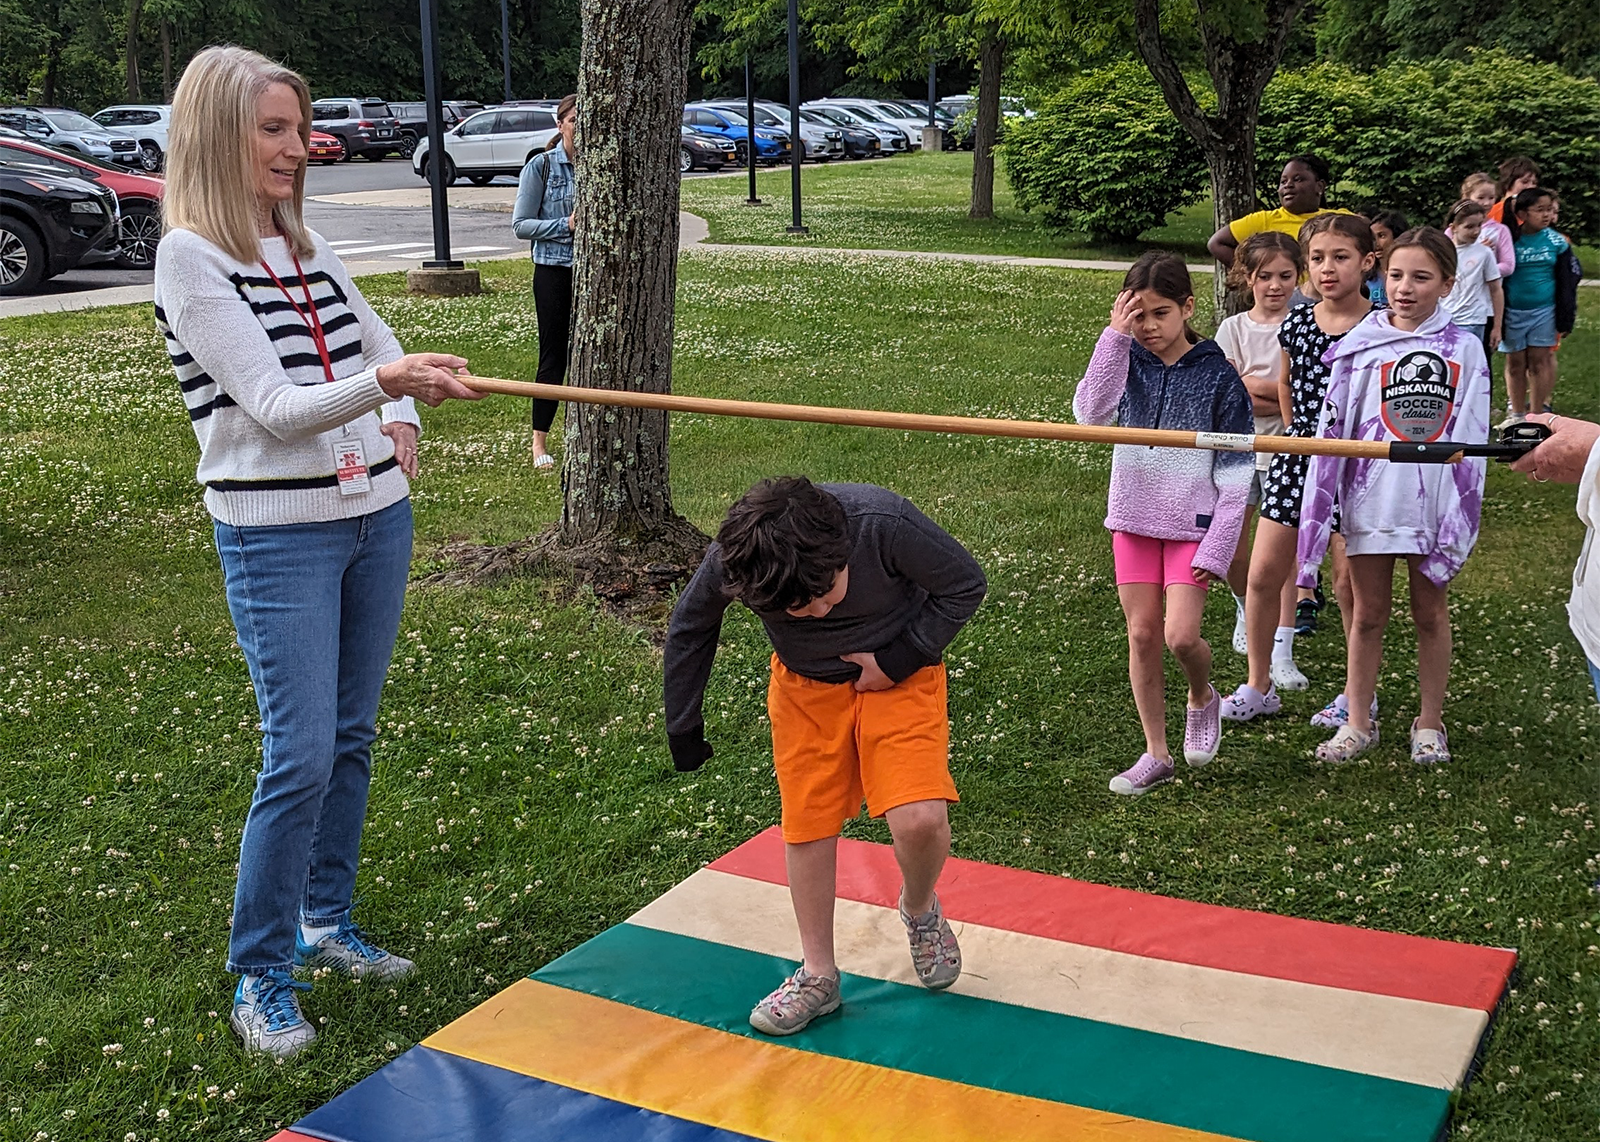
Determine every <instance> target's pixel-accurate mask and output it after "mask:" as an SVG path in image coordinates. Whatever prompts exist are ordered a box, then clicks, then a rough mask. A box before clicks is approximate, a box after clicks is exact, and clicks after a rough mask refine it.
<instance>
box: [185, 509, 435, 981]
mask: <svg viewBox="0 0 1600 1142" xmlns="http://www.w3.org/2000/svg"><path fill="white" fill-rule="evenodd" d="M216 536H217V550H218V552H219V553H220V554H221V556H222V572H223V577H224V579H225V580H226V582H227V589H228V610H229V611H230V612H231V613H232V615H233V625H234V629H235V630H236V631H237V632H238V635H239V647H240V649H241V650H243V651H244V657H245V662H246V663H247V664H248V665H249V667H250V681H251V683H252V684H253V685H254V687H255V692H256V705H257V707H258V708H259V709H260V712H261V726H262V740H261V773H260V775H259V776H258V777H257V779H256V791H255V797H254V799H253V800H252V801H251V802H250V814H249V816H248V817H246V818H245V824H244V839H243V840H242V841H241V842H240V845H239V885H238V888H237V890H236V891H235V893H234V898H233V931H232V932H231V933H230V935H229V937H228V970H229V971H230V972H236V973H241V972H242V973H249V974H251V975H260V974H262V973H264V972H268V971H271V970H273V969H275V968H283V969H287V968H289V967H290V966H292V964H293V961H294V941H295V922H296V920H297V919H299V920H303V921H304V922H305V923H306V924H307V925H312V926H326V925H330V924H337V923H339V922H340V920H342V919H343V918H344V917H345V916H346V915H347V914H348V913H349V911H350V903H351V900H352V898H353V896H354V894H355V886H356V864H357V854H358V852H359V850H360V847H361V825H362V821H363V819H364V818H365V817H366V813H367V785H368V782H369V780H370V778H371V775H372V752H371V747H372V739H373V738H374V737H375V736H376V732H377V730H376V727H377V720H378V695H379V694H380V693H381V692H382V690H383V680H384V675H385V674H386V673H387V672H388V670H389V656H390V655H391V654H392V653H393V652H394V642H395V637H396V635H397V634H398V633H399V630H400V608H401V606H402V604H403V603H404V601H405V590H406V578H407V575H408V574H409V571H410V566H411V501H410V500H401V501H400V502H399V503H397V504H393V505H391V506H389V507H387V508H384V509H383V510H382V511H380V512H374V513H373V514H371V515H365V516H356V517H354V518H352V519H343V520H334V521H331V522H328V523H304V524H284V525H281V526H276V527H234V526H232V525H231V524H224V523H217V524H216Z"/></svg>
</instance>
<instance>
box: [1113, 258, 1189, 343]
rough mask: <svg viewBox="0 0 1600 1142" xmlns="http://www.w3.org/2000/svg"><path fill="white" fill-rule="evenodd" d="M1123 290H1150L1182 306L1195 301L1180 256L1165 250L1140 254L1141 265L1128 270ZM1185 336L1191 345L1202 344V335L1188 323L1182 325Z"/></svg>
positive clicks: (1135, 265)
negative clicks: (1189, 301)
mask: <svg viewBox="0 0 1600 1142" xmlns="http://www.w3.org/2000/svg"><path fill="white" fill-rule="evenodd" d="M1122 288H1123V289H1125V290H1132V291H1133V292H1134V293H1138V292H1139V291H1140V290H1151V291H1153V292H1155V293H1156V294H1158V295H1160V296H1161V297H1164V298H1166V299H1167V300H1168V301H1175V302H1177V303H1178V304H1179V305H1182V304H1183V303H1184V302H1186V301H1188V300H1189V299H1190V298H1192V297H1194V282H1193V281H1191V280H1190V278H1189V267H1188V266H1187V265H1186V264H1185V263H1184V260H1183V259H1182V258H1180V257H1179V256H1178V255H1177V254H1170V253H1168V252H1167V251H1165V250H1146V251H1145V252H1144V253H1142V254H1140V255H1139V259H1138V261H1136V262H1134V263H1133V265H1131V266H1129V267H1128V273H1127V276H1125V277H1124V278H1123V279H1122ZM1183 333H1184V336H1185V337H1187V338H1188V340H1189V344H1191V345H1193V344H1195V343H1196V342H1198V341H1199V340H1200V335H1199V334H1198V333H1196V332H1195V331H1194V330H1193V329H1191V328H1190V327H1189V323H1188V322H1187V321H1185V322H1184V323H1183Z"/></svg>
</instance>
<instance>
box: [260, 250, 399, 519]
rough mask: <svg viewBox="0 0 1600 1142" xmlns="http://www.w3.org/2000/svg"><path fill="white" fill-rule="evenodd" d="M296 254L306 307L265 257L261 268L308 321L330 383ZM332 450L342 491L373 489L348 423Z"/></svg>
mask: <svg viewBox="0 0 1600 1142" xmlns="http://www.w3.org/2000/svg"><path fill="white" fill-rule="evenodd" d="M291 256H292V257H293V258H294V270H295V273H297V274H299V275H300V288H301V289H302V290H303V291H304V292H305V299H306V307H305V309H301V308H300V303H299V302H297V301H295V299H294V295H293V294H291V293H290V292H289V290H288V287H286V286H285V285H284V284H283V282H281V281H279V280H278V275H277V274H275V273H273V272H272V267H271V266H269V265H267V263H266V261H265V260H263V261H262V263H261V268H262V269H264V270H266V271H267V276H268V277H269V278H271V279H272V284H273V285H275V286H277V287H278V289H279V291H280V292H282V294H283V296H284V298H285V299H286V300H287V301H288V302H289V306H290V308H291V309H293V310H294V311H295V313H296V314H297V315H298V316H299V318H300V320H301V321H303V322H305V325H306V328H307V329H309V330H310V331H311V340H312V342H313V343H314V344H315V345H316V347H317V356H318V357H320V358H322V375H323V376H324V377H325V378H326V379H327V381H328V382H329V383H331V382H332V381H333V379H334V377H333V359H332V357H330V356H329V355H328V339H327V337H326V336H325V335H324V334H323V332H322V319H321V318H320V317H318V316H317V306H316V303H315V302H313V301H312V300H311V286H310V283H308V282H307V281H306V274H305V271H304V270H303V269H301V268H300V255H298V254H292V255H291ZM328 447H329V450H330V451H331V452H332V454H333V472H334V475H336V476H337V477H338V478H339V494H340V495H341V496H359V495H364V494H365V493H367V492H370V491H371V490H372V473H371V471H370V470H369V469H368V467H367V450H366V447H365V446H364V445H363V444H362V443H361V438H360V437H359V436H351V435H350V428H349V426H348V425H346V426H345V429H344V432H343V433H342V434H341V435H340V437H339V439H337V440H333V441H330V442H329V445H328Z"/></svg>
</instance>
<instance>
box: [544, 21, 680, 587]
mask: <svg viewBox="0 0 1600 1142" xmlns="http://www.w3.org/2000/svg"><path fill="white" fill-rule="evenodd" d="M692 11H693V4H692V3H691V0H583V6H582V12H583V50H582V55H581V58H580V63H579V69H578V134H577V137H578V140H579V146H578V158H577V172H576V173H577V178H578V187H579V190H578V199H577V221H576V234H575V237H574V241H573V262H574V270H573V292H574V305H573V318H572V320H573V331H572V375H571V383H572V384H574V385H582V386H585V387H588V388H601V389H627V390H632V391H638V392H655V393H664V392H670V391H671V388H672V332H673V300H674V291H675V288H676V284H677V273H678V188H679V181H680V180H679V175H678V147H679V142H678V139H679V123H680V122H681V120H682V116H683V100H684V88H685V83H686V77H687V75H688V69H689V64H690V58H689V40H690V32H691V26H692V23H691V16H692ZM566 408H567V413H566V460H565V463H564V465H563V467H562V472H561V486H562V507H561V524H560V532H559V535H560V543H561V545H562V546H565V547H569V548H576V547H587V548H590V549H591V550H596V551H602V552H603V551H609V552H614V553H615V554H616V555H617V556H618V557H619V558H621V559H623V560H624V561H631V560H632V559H634V558H638V557H641V556H644V555H646V554H647V553H648V552H653V553H654V554H655V556H656V557H657V558H658V561H659V559H660V558H667V559H668V561H669V562H673V561H676V560H675V559H673V558H672V557H673V556H674V555H680V556H681V554H682V553H683V552H684V551H685V550H687V549H688V548H690V547H693V548H695V549H696V550H698V549H699V548H700V547H703V545H704V542H705V539H704V536H702V535H701V534H700V533H699V531H698V530H696V529H695V528H694V527H693V526H692V525H691V524H689V523H688V522H687V521H686V520H684V519H683V518H682V517H681V516H679V515H678V514H677V513H676V512H675V511H674V510H673V507H672V490H671V487H670V485H669V483H668V466H667V414H666V413H664V412H656V411H650V410H645V409H624V408H612V407H606V406H600V405H588V404H569V405H567V406H566Z"/></svg>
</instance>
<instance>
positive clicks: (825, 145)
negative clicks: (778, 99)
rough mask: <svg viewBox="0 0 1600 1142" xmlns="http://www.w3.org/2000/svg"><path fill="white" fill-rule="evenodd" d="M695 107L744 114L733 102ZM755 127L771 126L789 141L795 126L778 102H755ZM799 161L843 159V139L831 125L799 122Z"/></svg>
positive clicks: (737, 103)
mask: <svg viewBox="0 0 1600 1142" xmlns="http://www.w3.org/2000/svg"><path fill="white" fill-rule="evenodd" d="M695 106H705V107H717V108H721V109H723V110H727V111H733V112H735V113H736V114H740V115H742V114H744V110H745V107H746V104H745V103H743V102H735V101H734V100H731V99H729V100H720V99H718V100H708V101H707V102H706V103H704V104H696V105H695ZM756 125H757V126H761V127H770V128H773V129H774V130H778V131H785V132H787V133H788V134H789V136H790V137H791V138H792V137H793V136H794V135H795V131H794V130H793V127H794V124H792V123H790V122H789V109H788V108H787V107H785V106H783V105H782V104H780V103H773V102H771V101H770V100H763V99H758V100H757V101H756ZM799 135H800V161H801V162H806V161H807V160H811V161H814V162H819V163H826V162H830V161H832V160H833V159H842V158H844V137H843V135H841V134H840V132H839V128H837V127H835V126H833V125H832V124H826V125H822V126H819V125H817V124H816V123H807V122H806V121H805V120H803V119H802V120H801V121H800V131H799Z"/></svg>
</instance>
